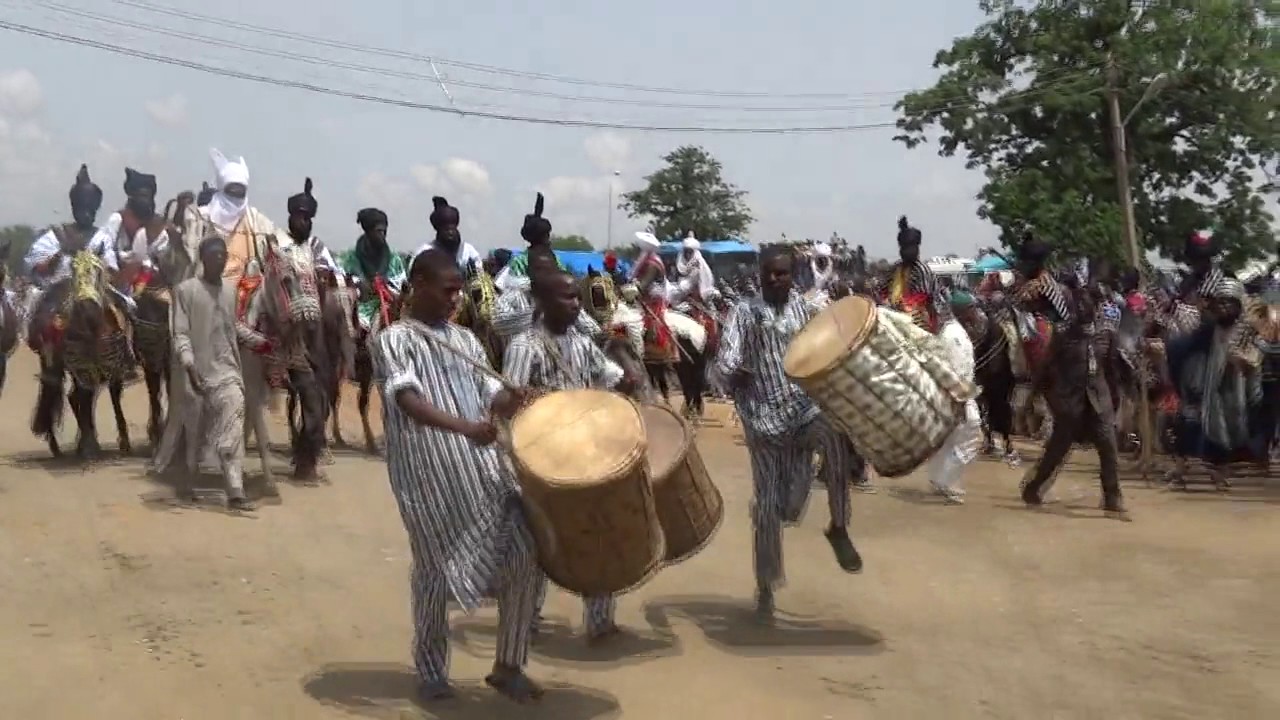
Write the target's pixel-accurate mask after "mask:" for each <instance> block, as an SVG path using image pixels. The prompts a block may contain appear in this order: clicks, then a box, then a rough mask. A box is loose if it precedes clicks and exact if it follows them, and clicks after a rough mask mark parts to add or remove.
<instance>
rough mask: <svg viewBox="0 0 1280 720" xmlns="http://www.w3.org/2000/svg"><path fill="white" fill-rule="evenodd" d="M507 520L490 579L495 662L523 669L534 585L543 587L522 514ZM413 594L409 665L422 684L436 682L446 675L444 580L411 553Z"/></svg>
mask: <svg viewBox="0 0 1280 720" xmlns="http://www.w3.org/2000/svg"><path fill="white" fill-rule="evenodd" d="M511 522H514V523H516V527H514V528H512V532H511V538H510V541H509V542H508V543H507V549H506V553H505V555H504V557H503V561H502V565H501V569H500V570H499V572H498V576H497V577H496V578H494V586H493V590H494V594H495V595H496V597H497V600H498V642H497V650H496V653H495V655H496V657H495V658H494V659H495V662H496V663H497V664H499V665H503V666H505V667H511V668H523V667H524V666H525V664H526V663H527V662H528V661H529V632H530V630H531V628H532V626H533V616H534V613H535V612H536V608H537V605H538V588H540V587H545V585H546V582H545V578H544V576H543V574H542V569H541V568H540V567H538V559H537V551H536V550H535V549H534V543H533V537H532V536H531V535H530V534H529V531H528V529H527V527H526V526H525V524H524V522H523V520H522V518H520V517H519V516H517V517H516V518H513V519H512V520H511ZM410 590H411V592H412V595H413V603H412V604H413V664H414V666H415V667H416V668H417V671H418V677H419V679H421V680H422V681H423V682H424V683H427V684H436V683H442V682H445V681H447V680H448V679H449V615H448V611H447V607H446V604H447V602H448V598H449V584H448V582H447V581H446V580H445V579H444V576H443V574H442V573H440V572H439V571H437V570H434V569H432V568H431V567H430V565H429V564H428V563H426V562H424V561H423V559H422V558H418V557H415V558H414V563H413V573H412V575H411V578H410Z"/></svg>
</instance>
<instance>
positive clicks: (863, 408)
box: [783, 295, 978, 477]
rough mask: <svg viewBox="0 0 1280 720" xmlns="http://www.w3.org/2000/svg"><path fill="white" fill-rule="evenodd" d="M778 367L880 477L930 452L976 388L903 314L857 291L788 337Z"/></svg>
mask: <svg viewBox="0 0 1280 720" xmlns="http://www.w3.org/2000/svg"><path fill="white" fill-rule="evenodd" d="M783 369H784V370H785V372H786V373H787V376H788V377H790V378H791V379H792V380H794V381H795V382H796V384H797V385H799V386H800V387H801V388H803V389H804V391H805V392H806V393H807V394H808V395H809V397H811V398H813V400H814V401H815V402H816V403H818V405H819V406H821V407H822V409H823V411H824V412H825V413H826V415H827V417H828V418H829V419H830V420H831V421H832V422H833V423H834V424H835V425H836V426H837V427H839V428H840V429H841V430H843V431H844V432H845V433H846V434H848V436H849V439H850V440H851V441H852V442H853V446H854V449H856V450H857V451H858V453H859V454H860V455H862V457H863V458H865V459H866V460H867V461H868V462H870V463H871V464H872V466H874V467H875V469H876V472H878V473H880V474H881V475H883V476H885V477H900V476H902V475H906V474H908V473H910V472H911V471H912V470H915V469H916V468H917V467H919V466H920V465H921V463H923V462H924V461H925V460H927V459H928V458H929V457H930V456H931V455H933V454H934V453H935V452H937V451H938V449H939V448H941V447H942V444H943V443H944V442H945V441H946V439H947V436H948V435H950V434H951V431H952V430H954V429H955V428H956V425H957V424H959V422H960V419H961V418H962V417H963V403H964V402H965V401H967V400H970V399H972V398H975V397H977V394H978V391H977V388H976V387H975V386H974V384H973V383H972V382H970V381H969V380H967V379H965V378H962V377H960V376H959V375H957V374H956V373H955V371H954V370H953V369H952V368H951V366H950V365H949V363H948V360H947V358H946V354H945V349H944V348H943V347H942V344H941V341H940V340H938V339H937V338H936V337H934V336H933V335H930V334H929V333H928V332H927V331H925V330H922V329H920V328H919V327H917V326H916V325H915V324H914V322H912V319H911V316H910V315H906V314H903V313H899V312H895V311H893V310H888V309H886V308H877V307H876V306H875V305H874V304H873V303H872V302H871V301H870V300H868V299H867V298H864V297H861V296H857V295H851V296H849V297H846V298H844V299H842V300H840V301H838V302H835V303H832V304H831V305H830V306H828V307H827V308H826V309H825V310H823V311H822V312H821V313H819V314H818V316H817V317H815V318H814V319H813V320H811V321H810V322H809V324H808V325H806V326H805V327H804V329H803V330H801V331H800V333H799V334H797V335H796V336H795V338H793V339H792V340H791V345H790V347H788V348H787V354H786V357H785V358H784V360H783Z"/></svg>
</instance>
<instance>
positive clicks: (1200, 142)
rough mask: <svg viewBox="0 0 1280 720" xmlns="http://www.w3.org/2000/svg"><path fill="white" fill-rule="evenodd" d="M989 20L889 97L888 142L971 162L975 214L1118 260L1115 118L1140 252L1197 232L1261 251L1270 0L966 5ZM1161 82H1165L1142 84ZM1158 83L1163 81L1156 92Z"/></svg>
mask: <svg viewBox="0 0 1280 720" xmlns="http://www.w3.org/2000/svg"><path fill="white" fill-rule="evenodd" d="M979 5H980V6H981V8H982V9H983V10H984V11H985V12H986V13H987V15H988V17H989V20H988V21H987V22H985V23H983V24H982V25H980V26H979V27H978V28H977V29H976V30H975V31H974V32H973V33H972V34H971V35H967V36H964V37H960V38H958V39H957V40H955V42H954V43H953V44H952V45H951V47H950V48H947V49H944V50H942V51H940V52H939V53H938V54H937V56H936V57H935V59H934V63H933V65H934V67H935V68H940V69H942V70H943V71H944V72H943V74H942V77H941V78H939V80H938V82H937V83H936V84H935V85H934V86H933V87H932V88H929V89H926V90H922V91H919V92H914V93H911V94H908V95H907V96H906V97H905V98H903V100H902V101H901V102H900V103H899V104H898V110H899V111H900V112H901V117H900V119H899V120H898V127H899V128H900V129H901V130H902V133H901V134H900V135H899V136H898V137H897V139H898V140H899V141H901V142H903V143H905V144H906V145H907V147H916V146H917V145H920V144H921V143H924V142H926V141H927V140H928V139H930V138H931V137H936V140H937V142H938V146H939V149H938V153H939V154H940V155H942V156H944V157H950V156H954V155H956V154H961V155H962V156H963V157H964V158H965V160H966V164H967V165H968V167H970V168H981V169H982V170H983V171H984V172H985V174H986V184H985V185H984V187H983V188H982V191H981V192H979V194H978V197H977V199H978V200H979V202H980V207H979V210H978V215H979V217H982V218H985V219H988V220H990V221H991V222H992V223H994V224H995V225H996V226H997V227H999V228H1000V231H1001V241H1002V242H1003V243H1004V244H1005V245H1006V246H1010V247H1012V246H1013V245H1014V242H1015V240H1016V238H1017V237H1018V235H1019V234H1020V233H1021V231H1022V230H1023V229H1024V228H1027V227H1030V228H1032V229H1034V230H1035V231H1036V233H1037V234H1038V235H1040V236H1041V237H1043V238H1044V239H1046V240H1049V241H1051V242H1053V243H1055V244H1056V245H1057V246H1058V247H1059V248H1061V249H1062V250H1064V251H1066V252H1068V253H1072V254H1075V253H1079V254H1084V255H1089V256H1091V257H1108V258H1110V259H1112V260H1121V261H1123V260H1125V259H1127V253H1126V249H1125V247H1124V245H1123V242H1122V239H1123V218H1122V213H1121V211H1120V207H1119V202H1118V191H1117V187H1116V180H1115V175H1114V172H1113V167H1114V165H1113V162H1112V157H1113V156H1112V143H1111V134H1110V125H1109V122H1108V120H1109V117H1108V113H1107V103H1106V92H1105V91H1106V88H1107V75H1108V73H1107V72H1106V70H1107V68H1108V60H1109V59H1110V60H1111V61H1113V62H1114V67H1115V69H1116V74H1115V79H1116V82H1115V85H1114V87H1116V88H1117V89H1118V91H1119V95H1120V106H1121V112H1122V114H1127V113H1132V117H1130V118H1129V120H1128V122H1127V124H1126V135H1125V138H1126V145H1127V150H1128V157H1129V166H1130V182H1131V185H1132V188H1131V190H1132V193H1133V199H1134V207H1135V216H1136V219H1137V225H1138V234H1139V239H1140V242H1141V243H1142V245H1143V246H1144V248H1146V249H1155V250H1158V251H1159V252H1160V253H1161V254H1162V255H1164V256H1166V257H1176V256H1177V254H1178V253H1179V252H1180V251H1181V248H1182V245H1183V242H1184V241H1185V239H1186V237H1187V236H1188V235H1189V234H1190V233H1191V232H1193V231H1195V230H1199V229H1211V230H1213V231H1214V232H1215V234H1216V236H1217V237H1218V239H1219V241H1220V243H1221V246H1222V248H1223V250H1224V252H1225V255H1226V258H1227V260H1228V263H1240V262H1242V261H1243V260H1245V259H1247V258H1250V257H1255V256H1258V255H1260V254H1262V253H1263V252H1264V251H1266V250H1269V249H1270V247H1271V245H1272V244H1273V243H1274V239H1273V237H1274V236H1273V234H1272V231H1271V228H1270V224H1271V216H1270V215H1269V213H1267V211H1266V209H1265V207H1264V203H1265V199H1264V194H1263V192H1262V189H1263V185H1264V179H1265V178H1264V177H1263V176H1262V173H1261V172H1260V169H1261V168H1262V167H1265V166H1266V165H1268V164H1273V163H1275V162H1276V160H1277V158H1278V157H1280V120H1278V119H1277V108H1278V107H1280V90H1278V87H1280V81H1278V80H1277V78H1280V47H1278V46H1277V39H1280V38H1278V37H1277V33H1276V30H1277V25H1276V20H1277V19H1278V18H1280V1H1278V0H1258V1H1257V2H1238V1H1235V0H1200V1H1198V2H1192V1H1190V0H1145V1H1144V2H1132V1H1129V0H1038V1H1037V2H1030V3H1028V2H1017V1H1015V0H981V2H979ZM1161 74H1163V75H1165V76H1166V78H1167V82H1162V83H1157V84H1156V85H1155V86H1153V85H1152V81H1153V80H1154V79H1155V78H1157V77H1158V76H1160V75H1161ZM1161 85H1163V87H1160V86H1161Z"/></svg>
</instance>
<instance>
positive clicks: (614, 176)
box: [605, 170, 622, 250]
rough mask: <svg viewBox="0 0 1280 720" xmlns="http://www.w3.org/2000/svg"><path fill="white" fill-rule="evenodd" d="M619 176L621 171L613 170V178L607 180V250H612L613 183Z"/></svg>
mask: <svg viewBox="0 0 1280 720" xmlns="http://www.w3.org/2000/svg"><path fill="white" fill-rule="evenodd" d="M620 175H622V171H621V170H614V171H613V177H611V178H609V236H608V240H607V241H606V244H605V248H607V249H609V250H612V249H613V192H614V190H613V181H614V179H615V178H617V177H619V176H620Z"/></svg>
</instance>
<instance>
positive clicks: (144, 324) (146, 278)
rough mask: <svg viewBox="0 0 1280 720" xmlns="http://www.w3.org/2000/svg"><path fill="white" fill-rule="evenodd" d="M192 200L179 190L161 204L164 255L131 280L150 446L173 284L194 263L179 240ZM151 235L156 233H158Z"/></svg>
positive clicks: (162, 385)
mask: <svg viewBox="0 0 1280 720" xmlns="http://www.w3.org/2000/svg"><path fill="white" fill-rule="evenodd" d="M194 200H195V196H194V195H193V194H192V193H190V192H184V193H181V194H179V195H178V197H176V198H174V199H172V200H170V201H169V202H168V203H167V204H166V205H165V208H164V212H163V213H161V214H159V215H157V216H156V217H157V219H158V220H159V223H160V224H161V226H162V229H163V231H164V232H166V233H168V236H169V242H168V243H167V246H166V251H165V252H164V253H163V254H164V256H165V257H164V258H163V259H161V260H160V262H159V263H158V265H159V266H158V267H154V268H144V269H142V270H141V271H140V272H139V273H138V275H137V277H136V278H135V279H134V282H133V296H134V299H135V301H136V302H137V306H138V307H137V310H136V312H135V313H134V318H133V351H134V355H135V356H136V357H137V358H138V364H140V365H141V366H142V377H143V379H144V380H145V381H146V385H147V406H148V417H147V437H148V438H149V439H150V440H151V443H152V445H153V446H154V445H155V444H157V443H159V442H160V435H161V434H162V433H163V432H164V410H163V408H162V407H161V404H160V398H161V395H163V394H165V393H166V392H167V389H168V387H169V363H170V354H171V349H172V338H171V337H170V334H169V308H170V305H171V304H172V297H173V287H174V286H175V285H177V283H178V282H179V281H181V280H182V279H183V277H184V276H185V274H186V273H187V272H189V269H190V268H191V267H192V266H193V265H194V263H193V262H192V261H191V259H189V258H186V257H185V253H186V247H185V245H184V243H183V235H184V234H185V233H186V232H187V226H188V224H189V223H188V219H187V208H188V207H190V206H191V204H192V203H193V202H194ZM151 235H152V232H151V231H150V228H149V229H148V236H149V237H148V240H149V241H152V242H154V240H155V239H156V238H155V237H151ZM155 235H156V236H157V237H158V233H155ZM179 253H181V254H182V255H183V257H182V261H183V262H182V263H179V262H177V259H178V255H179Z"/></svg>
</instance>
